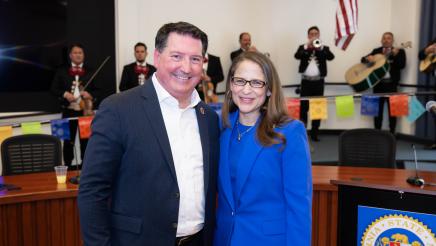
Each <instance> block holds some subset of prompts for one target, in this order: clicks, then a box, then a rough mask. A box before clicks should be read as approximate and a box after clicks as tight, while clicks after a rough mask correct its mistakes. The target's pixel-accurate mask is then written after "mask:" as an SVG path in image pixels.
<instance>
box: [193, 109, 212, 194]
mask: <svg viewBox="0 0 436 246" xmlns="http://www.w3.org/2000/svg"><path fill="white" fill-rule="evenodd" d="M195 113H196V115H197V122H198V129H199V131H200V140H201V147H202V150H203V173H204V174H203V175H204V192H205V194H207V189H208V186H209V176H210V171H209V170H210V168H209V167H210V163H209V160H210V158H209V153H210V149H209V148H210V137H209V126H208V115H207V111H206V109H205V105H204V102H202V101H201V102H200V103H198V104H197V106H196V107H195Z"/></svg>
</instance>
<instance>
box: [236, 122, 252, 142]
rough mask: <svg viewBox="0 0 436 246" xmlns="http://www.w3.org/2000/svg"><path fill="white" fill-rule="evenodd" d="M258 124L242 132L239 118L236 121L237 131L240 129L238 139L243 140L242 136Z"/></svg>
mask: <svg viewBox="0 0 436 246" xmlns="http://www.w3.org/2000/svg"><path fill="white" fill-rule="evenodd" d="M255 125H256V124H254V125H252V126H250V127H249V128H248V129H247V130H245V131H243V132H240V131H239V120H237V121H236V131H238V141H239V142H240V141H241V138H242V137H243V136H244V135H245V134H246V133H247V132H249V131H250V130H251V129H252V128H253V127H254V126H255Z"/></svg>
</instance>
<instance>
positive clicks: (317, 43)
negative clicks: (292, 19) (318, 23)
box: [312, 38, 322, 48]
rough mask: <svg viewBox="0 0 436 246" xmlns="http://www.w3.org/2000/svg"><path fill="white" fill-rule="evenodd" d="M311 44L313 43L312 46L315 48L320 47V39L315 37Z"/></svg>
mask: <svg viewBox="0 0 436 246" xmlns="http://www.w3.org/2000/svg"><path fill="white" fill-rule="evenodd" d="M312 45H313V47H315V48H319V47H321V46H322V42H321V39H319V38H317V39H315V40H313V41H312Z"/></svg>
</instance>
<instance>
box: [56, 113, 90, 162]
mask: <svg viewBox="0 0 436 246" xmlns="http://www.w3.org/2000/svg"><path fill="white" fill-rule="evenodd" d="M80 116H83V112H82V111H74V110H70V109H64V110H63V112H62V118H69V117H80ZM69 125H70V140H64V147H63V156H64V162H65V165H66V166H71V162H72V161H73V159H74V142H75V140H76V133H77V126H78V121H77V120H70V121H69ZM87 144H88V140H87V139H80V156H81V157H82V160H83V156H84V155H85V149H86V145H87Z"/></svg>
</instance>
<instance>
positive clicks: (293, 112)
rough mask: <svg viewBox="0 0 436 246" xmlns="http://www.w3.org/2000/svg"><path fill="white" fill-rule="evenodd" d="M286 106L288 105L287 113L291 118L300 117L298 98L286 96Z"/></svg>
mask: <svg viewBox="0 0 436 246" xmlns="http://www.w3.org/2000/svg"><path fill="white" fill-rule="evenodd" d="M286 106H287V107H288V115H289V117H291V118H292V119H296V120H298V119H300V108H301V102H300V99H298V98H287V99H286Z"/></svg>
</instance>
